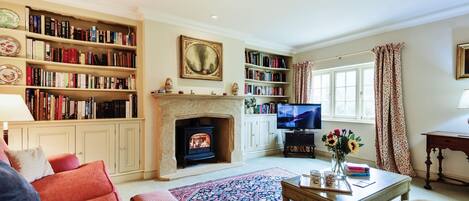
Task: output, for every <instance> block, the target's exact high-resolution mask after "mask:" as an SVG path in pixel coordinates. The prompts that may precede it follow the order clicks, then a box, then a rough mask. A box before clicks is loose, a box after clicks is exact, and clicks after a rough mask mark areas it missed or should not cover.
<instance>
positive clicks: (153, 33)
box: [143, 20, 245, 171]
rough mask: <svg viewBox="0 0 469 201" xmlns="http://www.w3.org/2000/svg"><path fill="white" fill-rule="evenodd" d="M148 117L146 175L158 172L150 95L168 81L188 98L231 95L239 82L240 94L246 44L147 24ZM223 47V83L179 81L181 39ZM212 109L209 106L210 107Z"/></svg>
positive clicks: (146, 80) (146, 82)
mask: <svg viewBox="0 0 469 201" xmlns="http://www.w3.org/2000/svg"><path fill="white" fill-rule="evenodd" d="M143 24H144V25H143V26H144V28H143V29H144V65H145V71H144V73H143V82H144V83H143V84H144V92H143V94H144V97H143V98H144V99H143V101H144V108H145V111H144V116H145V122H146V123H145V140H144V142H145V166H144V167H145V171H152V170H155V168H156V160H157V156H156V154H155V151H156V146H158V143H157V142H156V141H155V139H154V138H153V135H154V131H153V129H154V128H153V126H154V125H155V124H154V116H155V115H157V114H155V112H154V111H153V109H154V106H153V104H154V101H155V100H154V99H153V98H152V96H151V95H150V92H151V91H153V90H158V89H159V88H160V87H162V86H163V85H164V82H165V80H166V78H168V77H170V78H171V79H173V82H174V85H175V89H174V91H176V92H177V91H179V90H182V91H184V92H185V93H186V94H188V93H189V92H190V90H191V89H192V90H194V92H195V93H197V94H210V92H211V91H215V92H216V93H217V94H222V93H223V92H227V93H228V94H231V85H232V83H233V82H237V83H238V84H239V86H240V91H241V92H242V91H244V85H243V82H244V66H243V63H244V47H245V45H244V42H243V41H240V40H237V39H232V38H227V37H222V36H218V35H214V34H209V33H205V32H203V31H197V30H193V29H190V28H185V27H180V26H175V25H170V24H166V23H161V22H156V21H152V20H144V23H143ZM180 35H186V36H190V37H194V38H200V39H205V40H211V41H217V42H221V43H223V81H203V80H192V79H182V78H179V66H180V64H179V36H180ZM207 107H209V106H207Z"/></svg>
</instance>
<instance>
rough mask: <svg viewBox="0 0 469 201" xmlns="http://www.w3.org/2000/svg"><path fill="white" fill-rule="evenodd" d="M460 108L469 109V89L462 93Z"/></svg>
mask: <svg viewBox="0 0 469 201" xmlns="http://www.w3.org/2000/svg"><path fill="white" fill-rule="evenodd" d="M458 108H469V89H465V90H464V92H463V93H462V96H461V99H459V105H458Z"/></svg>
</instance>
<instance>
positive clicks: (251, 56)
mask: <svg viewBox="0 0 469 201" xmlns="http://www.w3.org/2000/svg"><path fill="white" fill-rule="evenodd" d="M244 58H245V59H246V60H245V62H246V63H249V64H254V65H258V66H264V67H270V68H288V65H287V60H286V59H285V57H281V56H273V55H269V54H264V53H262V52H258V51H248V50H246V51H244Z"/></svg>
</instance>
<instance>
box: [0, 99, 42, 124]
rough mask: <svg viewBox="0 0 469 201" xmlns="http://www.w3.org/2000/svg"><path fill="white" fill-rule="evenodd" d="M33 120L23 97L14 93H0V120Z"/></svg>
mask: <svg viewBox="0 0 469 201" xmlns="http://www.w3.org/2000/svg"><path fill="white" fill-rule="evenodd" d="M2 121H3V122H9V121H34V118H33V116H32V115H31V112H30V111H29V109H28V107H27V106H26V104H25V103H24V100H23V98H22V97H21V96H20V95H16V94H0V122H2Z"/></svg>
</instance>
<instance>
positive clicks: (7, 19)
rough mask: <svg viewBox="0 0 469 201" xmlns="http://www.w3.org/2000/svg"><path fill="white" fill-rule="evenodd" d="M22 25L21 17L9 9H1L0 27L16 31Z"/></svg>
mask: <svg viewBox="0 0 469 201" xmlns="http://www.w3.org/2000/svg"><path fill="white" fill-rule="evenodd" d="M19 24H20V16H19V15H18V14H17V13H15V11H12V10H10V9H8V8H0V27H3V28H9V29H16V28H18V25H19Z"/></svg>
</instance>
